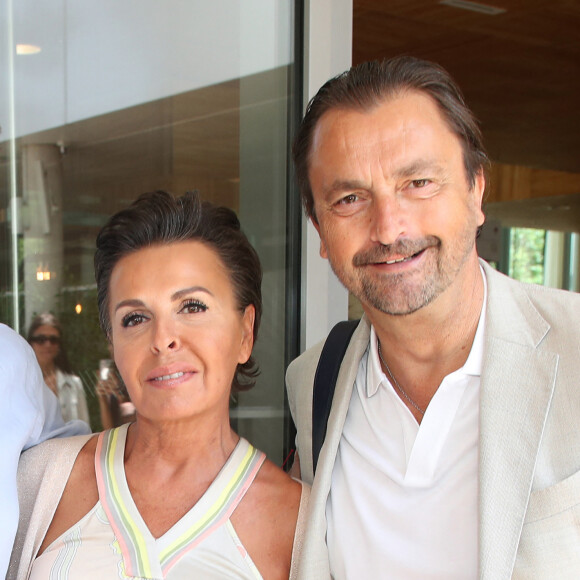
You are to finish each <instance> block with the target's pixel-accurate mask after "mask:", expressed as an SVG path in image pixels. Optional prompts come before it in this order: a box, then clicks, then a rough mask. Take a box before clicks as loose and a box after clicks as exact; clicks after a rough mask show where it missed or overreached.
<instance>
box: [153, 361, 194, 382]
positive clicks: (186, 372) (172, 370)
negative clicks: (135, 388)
mask: <svg viewBox="0 0 580 580" xmlns="http://www.w3.org/2000/svg"><path fill="white" fill-rule="evenodd" d="M196 372H197V371H196V370H195V369H192V368H186V367H183V366H180V367H178V366H177V365H173V366H170V367H161V368H156V369H153V370H152V371H151V372H149V373H148V375H147V376H146V377H145V380H146V381H147V382H148V383H149V384H151V385H153V386H155V387H169V386H174V385H178V384H180V383H182V382H184V381H187V380H189V379H190V378H191V377H192V376H193V375H194V374H195V373H196Z"/></svg>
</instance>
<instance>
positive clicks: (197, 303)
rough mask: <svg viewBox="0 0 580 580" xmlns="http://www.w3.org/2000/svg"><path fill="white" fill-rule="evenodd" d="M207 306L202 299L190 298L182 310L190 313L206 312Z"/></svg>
mask: <svg viewBox="0 0 580 580" xmlns="http://www.w3.org/2000/svg"><path fill="white" fill-rule="evenodd" d="M206 310H207V306H206V305H205V304H204V303H203V302H202V301H201V300H188V301H187V302H185V303H184V305H183V308H182V311H183V312H186V313H188V314H195V313H196V312H205V311H206Z"/></svg>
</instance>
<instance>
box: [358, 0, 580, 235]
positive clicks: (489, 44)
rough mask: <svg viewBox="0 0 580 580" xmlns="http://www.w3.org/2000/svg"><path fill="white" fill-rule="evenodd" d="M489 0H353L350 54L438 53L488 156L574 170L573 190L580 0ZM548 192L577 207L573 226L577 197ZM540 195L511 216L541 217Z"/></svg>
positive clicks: (579, 106) (579, 115) (579, 129)
mask: <svg viewBox="0 0 580 580" xmlns="http://www.w3.org/2000/svg"><path fill="white" fill-rule="evenodd" d="M486 4H487V5H492V6H494V7H497V8H501V9H504V10H505V12H503V13H501V14H498V15H494V16H490V15H487V14H484V13H479V12H473V11H468V10H465V9H460V8H456V7H452V6H448V5H444V4H441V3H440V2H439V1H438V0H354V14H353V64H357V63H360V62H363V61H365V60H372V59H381V58H388V57H391V56H394V55H397V54H409V55H413V56H418V57H421V58H426V59H429V60H433V61H436V62H438V63H440V64H441V65H443V66H444V67H445V68H446V69H447V70H448V71H449V72H450V73H451V74H452V76H453V77H454V78H455V79H456V80H457V81H458V83H459V85H460V86H461V88H462V90H463V92H464V94H465V97H466V100H467V102H468V103H469V105H470V107H471V108H472V109H473V111H474V112H475V114H476V116H477V117H478V119H479V121H480V123H481V126H482V130H483V133H484V137H485V142H486V146H487V148H488V151H489V153H490V157H491V158H492V160H493V161H494V162H495V163H499V164H506V165H514V166H524V167H528V168H534V169H536V170H551V171H558V172H566V173H567V175H568V176H569V175H570V174H572V175H574V174H576V175H577V176H578V180H577V183H578V189H577V191H575V193H571V194H570V195H572V196H574V195H580V97H579V95H580V33H579V32H578V31H579V30H580V2H579V1H577V0H551V1H549V2H548V1H544V0H492V1H491V2H490V3H489V4H488V3H487V2H486ZM575 183H576V182H575ZM547 193H548V195H550V196H552V195H553V196H555V198H558V199H554V200H552V207H553V206H554V202H555V201H556V202H558V203H560V201H559V200H562V202H561V203H562V204H563V205H564V207H565V208H567V209H566V211H567V212H574V211H576V212H578V213H577V214H576V215H575V216H570V215H567V216H566V226H565V227H566V229H568V228H569V224H570V223H572V224H574V223H575V224H578V225H577V227H576V231H580V210H578V203H567V202H566V197H567V196H562V195H559V194H560V191H557V190H556V191H549V192H547ZM546 205H548V202H546V204H544V205H543V204H542V203H541V201H538V200H537V199H536V200H534V203H533V204H530V206H529V208H528V207H527V206H526V204H525V203H519V204H518V206H521V207H520V208H519V213H520V214H521V215H522V216H523V219H519V220H518V225H521V222H522V221H523V222H524V223H525V222H526V216H525V214H526V212H529V213H530V216H529V218H530V219H529V220H528V221H530V224H531V223H532V222H533V223H534V224H536V225H535V227H538V226H537V223H538V222H541V221H542V220H541V215H539V214H538V212H540V214H541V213H545V208H546ZM494 213H495V214H496V215H497V208H496V209H494ZM500 213H501V211H500ZM560 213H562V214H563V213H564V212H560ZM510 215H511V214H510ZM551 215H553V214H551ZM510 219H511V218H510V217H509V216H508V215H507V214H506V220H507V221H508V222H509V221H510ZM510 225H511V224H510ZM514 225H515V223H514ZM553 225H554V224H553V223H552V226H553ZM562 227H564V226H562Z"/></svg>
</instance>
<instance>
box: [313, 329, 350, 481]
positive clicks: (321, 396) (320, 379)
mask: <svg viewBox="0 0 580 580" xmlns="http://www.w3.org/2000/svg"><path fill="white" fill-rule="evenodd" d="M358 323H359V321H358V320H345V321H343V322H339V323H338V324H336V325H335V326H334V328H333V329H332V330H331V331H330V334H329V335H328V338H327V339H326V342H325V343H324V347H323V348H322V353H321V355H320V359H319V360H318V366H317V367H316V374H315V375H314V389H313V391H312V470H313V472H316V464H317V463H318V456H319V455H320V449H321V448H322V444H323V443H324V438H325V437H326V426H327V424H328V416H329V415H330V408H331V407H332V398H333V396H334V387H335V386H336V379H337V377H338V371H339V370H340V365H341V364H342V359H343V358H344V355H345V353H346V349H347V347H348V345H349V343H350V339H351V337H352V334H353V332H354V329H355V328H356V327H357V326H358Z"/></svg>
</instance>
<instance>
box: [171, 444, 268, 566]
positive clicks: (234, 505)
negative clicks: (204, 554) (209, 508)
mask: <svg viewBox="0 0 580 580" xmlns="http://www.w3.org/2000/svg"><path fill="white" fill-rule="evenodd" d="M265 459H266V456H265V455H262V457H261V460H260V461H258V463H257V464H256V465H255V466H254V469H252V471H250V472H249V473H248V474H247V476H246V480H245V481H244V484H243V485H242V487H241V488H240V491H239V492H238V494H237V495H236V496H235V499H234V501H233V502H232V504H231V505H230V507H229V509H228V511H227V512H225V513H224V515H223V516H222V517H221V518H220V519H219V520H217V521H216V522H215V523H214V524H213V525H212V526H211V527H209V528H207V530H205V532H203V534H201V535H199V536H198V537H197V538H196V539H195V540H194V541H193V542H191V543H190V544H188V545H187V546H185V547H184V548H183V549H182V550H180V551H179V552H177V553H176V554H175V555H174V556H173V557H172V558H171V560H168V561H167V563H166V564H165V566H163V574H164V575H167V574H168V573H169V570H171V568H173V566H175V564H177V562H178V560H179V559H180V558H181V557H182V556H184V555H185V554H187V552H189V551H191V550H193V548H195V547H196V546H198V545H199V544H200V543H201V542H202V541H203V540H205V538H207V537H208V536H209V535H210V534H212V533H213V532H214V530H216V529H217V528H219V527H220V526H223V525H224V524H225V523H226V522H227V521H228V520H229V519H230V516H231V515H232V514H233V513H234V511H235V509H236V508H237V507H238V504H239V503H240V501H241V500H242V497H244V495H245V494H246V491H248V489H249V488H250V486H251V485H252V483H254V478H255V477H256V474H257V473H258V471H259V470H260V467H262V463H264V460H265Z"/></svg>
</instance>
